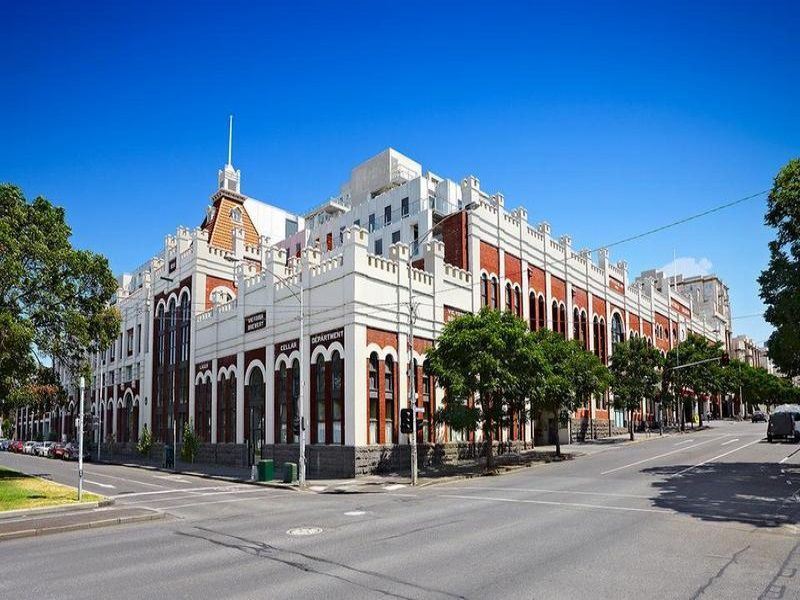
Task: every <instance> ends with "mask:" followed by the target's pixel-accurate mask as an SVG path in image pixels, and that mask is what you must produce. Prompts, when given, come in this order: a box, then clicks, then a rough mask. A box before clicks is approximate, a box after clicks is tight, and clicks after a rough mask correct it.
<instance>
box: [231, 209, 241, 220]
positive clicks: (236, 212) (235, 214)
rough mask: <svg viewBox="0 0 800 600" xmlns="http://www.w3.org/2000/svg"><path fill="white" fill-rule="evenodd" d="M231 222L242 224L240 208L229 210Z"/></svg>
mask: <svg viewBox="0 0 800 600" xmlns="http://www.w3.org/2000/svg"><path fill="white" fill-rule="evenodd" d="M231 221H233V222H234V223H241V222H242V210H241V209H240V208H238V207H237V208H233V209H231Z"/></svg>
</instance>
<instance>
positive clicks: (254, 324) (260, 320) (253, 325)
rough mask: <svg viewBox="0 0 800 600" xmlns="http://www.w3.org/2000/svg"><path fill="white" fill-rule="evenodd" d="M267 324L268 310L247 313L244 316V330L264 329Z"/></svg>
mask: <svg viewBox="0 0 800 600" xmlns="http://www.w3.org/2000/svg"><path fill="white" fill-rule="evenodd" d="M266 326H267V312H266V311H264V310H262V311H261V312H257V313H253V314H252V315H247V316H245V318H244V332H245V333H250V332H251V331H256V330H258V329H264V327H266Z"/></svg>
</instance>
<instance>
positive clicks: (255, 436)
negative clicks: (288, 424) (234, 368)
mask: <svg viewBox="0 0 800 600" xmlns="http://www.w3.org/2000/svg"><path fill="white" fill-rule="evenodd" d="M244 397H245V400H246V402H247V404H246V405H245V408H244V418H245V433H244V436H245V440H247V441H249V442H250V444H251V446H250V447H251V448H252V451H253V455H252V456H253V458H255V457H260V456H261V445H262V444H263V442H264V397H265V386H264V374H263V373H262V372H261V369H259V368H258V367H255V368H253V369H252V370H251V371H250V379H249V380H248V382H247V387H246V388H245V395H244Z"/></svg>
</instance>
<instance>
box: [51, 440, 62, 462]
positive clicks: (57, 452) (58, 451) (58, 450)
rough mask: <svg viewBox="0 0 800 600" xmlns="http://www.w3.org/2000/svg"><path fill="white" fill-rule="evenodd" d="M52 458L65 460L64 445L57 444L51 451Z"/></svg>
mask: <svg viewBox="0 0 800 600" xmlns="http://www.w3.org/2000/svg"><path fill="white" fill-rule="evenodd" d="M50 458H62V459H63V458H64V444H59V443H55V444H53V447H52V448H51V449H50Z"/></svg>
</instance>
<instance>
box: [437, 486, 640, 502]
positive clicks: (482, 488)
mask: <svg viewBox="0 0 800 600" xmlns="http://www.w3.org/2000/svg"><path fill="white" fill-rule="evenodd" d="M449 489H451V490H491V491H493V492H535V493H541V494H578V495H584V496H610V497H612V498H637V499H641V500H649V499H650V498H652V496H640V495H636V494H614V493H610V492H586V491H578V490H545V489H541V488H502V487H480V488H468V487H451V488H449Z"/></svg>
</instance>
